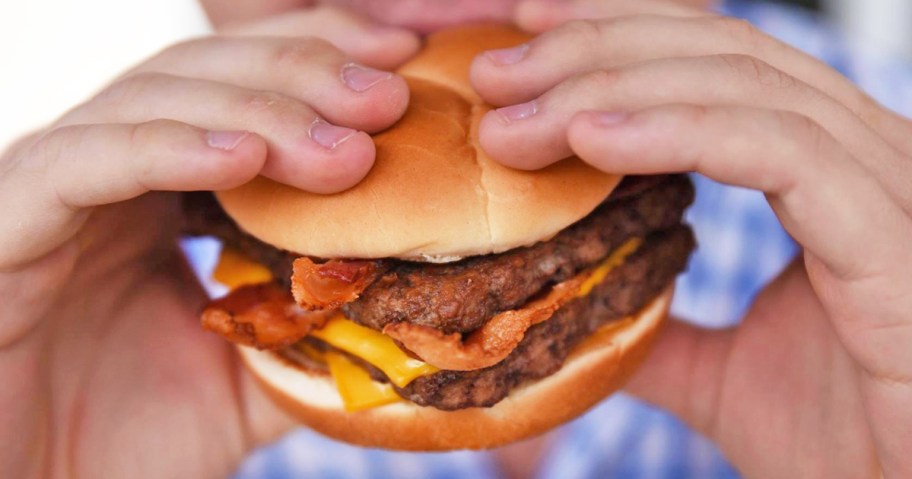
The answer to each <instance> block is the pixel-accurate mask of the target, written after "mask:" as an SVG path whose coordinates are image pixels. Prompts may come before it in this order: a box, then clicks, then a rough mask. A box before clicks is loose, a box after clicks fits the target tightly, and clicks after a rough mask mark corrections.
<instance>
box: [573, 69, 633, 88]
mask: <svg viewBox="0 0 912 479" xmlns="http://www.w3.org/2000/svg"><path fill="white" fill-rule="evenodd" d="M621 76H622V73H621V71H620V70H595V71H593V72H589V73H585V74H583V76H581V77H578V79H577V81H576V82H571V85H572V84H573V83H582V84H583V86H584V87H585V88H586V89H591V90H592V91H595V92H604V91H611V90H612V89H613V88H616V87H617V85H618V83H620V81H621Z"/></svg>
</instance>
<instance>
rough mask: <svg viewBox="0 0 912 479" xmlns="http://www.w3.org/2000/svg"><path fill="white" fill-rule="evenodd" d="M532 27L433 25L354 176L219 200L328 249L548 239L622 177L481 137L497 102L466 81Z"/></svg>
mask: <svg viewBox="0 0 912 479" xmlns="http://www.w3.org/2000/svg"><path fill="white" fill-rule="evenodd" d="M528 38H529V37H528V36H527V35H526V34H524V33H521V32H519V31H516V30H513V29H510V28H506V27H502V26H474V27H466V28H460V29H455V30H450V31H445V32H441V33H439V34H436V35H434V36H431V37H430V38H429V40H428V43H427V46H426V48H425V49H424V50H423V51H422V52H421V53H420V54H419V55H418V56H417V57H415V58H414V59H413V60H412V61H411V62H409V63H408V64H406V65H404V66H403V67H402V68H401V69H400V70H399V72H400V73H401V74H402V75H403V76H404V77H405V78H406V81H407V82H408V84H409V88H410V93H411V99H410V102H409V103H410V104H409V108H408V110H407V111H406V113H405V116H404V117H403V118H402V120H400V121H399V122H398V123H397V124H396V125H395V126H393V127H392V128H390V129H389V130H386V131H384V132H382V133H380V134H378V135H375V136H374V142H375V144H376V147H377V157H376V162H375V164H374V167H373V168H372V169H371V171H370V173H369V174H368V175H367V177H365V179H364V180H363V181H362V182H361V183H359V184H358V185H357V186H356V187H354V188H351V189H349V190H347V191H344V192H341V193H337V194H332V195H318V194H313V193H308V192H304V191H301V190H298V189H295V188H293V187H290V186H287V185H282V184H279V183H276V182H274V181H272V180H269V179H266V178H262V177H260V178H257V179H255V180H254V181H252V182H250V183H247V184H245V185H243V186H241V187H238V188H235V189H232V190H228V191H224V192H220V193H217V197H218V199H219V201H220V202H221V204H222V206H223V208H224V209H225V211H226V212H227V213H228V214H229V215H230V216H231V217H232V218H233V219H234V220H235V221H236V222H237V223H238V224H239V225H241V226H242V227H243V228H244V229H245V230H246V231H247V232H249V233H251V234H252V235H254V236H256V237H257V238H259V239H261V240H263V241H266V242H268V243H271V244H273V245H275V246H276V247H278V248H281V249H285V250H288V251H293V252H299V253H304V254H307V255H310V256H316V257H323V258H340V257H341V258H389V257H393V258H403V259H413V260H424V261H452V260H456V259H459V258H461V257H465V256H472V255H481V254H489V253H500V252H503V251H506V250H508V249H512V248H516V247H519V246H526V245H530V244H533V243H535V242H537V241H541V240H543V239H547V238H550V237H551V236H553V235H554V234H556V233H557V232H558V231H560V230H561V229H563V228H565V227H567V226H568V225H570V224H572V223H574V222H576V221H577V220H579V219H581V218H583V217H584V216H586V215H587V214H589V213H590V212H591V211H592V210H593V209H595V207H596V206H598V204H599V203H601V202H602V201H603V200H604V199H605V198H606V197H607V196H608V195H609V194H610V193H611V191H612V190H613V189H614V188H615V186H616V185H617V184H618V182H619V181H620V177H619V176H617V175H611V174H606V173H603V172H600V171H598V170H596V169H594V168H592V167H590V166H588V165H586V164H585V163H583V162H582V161H581V160H579V159H578V158H569V159H565V160H563V161H560V162H558V163H556V164H554V165H552V166H550V167H547V168H545V169H543V170H539V171H535V172H528V171H520V170H515V169H511V168H507V167H504V166H502V165H500V164H498V163H496V162H494V161H493V160H491V159H490V158H488V157H487V155H485V154H484V152H483V151H482V150H481V148H480V147H479V146H478V134H477V131H478V123H479V121H480V119H481V118H482V116H483V115H484V114H485V113H486V112H487V111H489V110H490V107H489V106H487V105H485V104H484V103H483V102H482V101H481V99H480V98H479V97H478V96H477V95H476V94H475V93H474V92H473V90H472V88H471V85H470V83H469V79H468V71H469V66H470V64H471V61H472V58H474V56H475V55H477V54H479V53H481V52H482V51H484V50H488V49H495V48H503V47H509V46H514V45H517V44H520V43H522V42H524V41H527V40H528Z"/></svg>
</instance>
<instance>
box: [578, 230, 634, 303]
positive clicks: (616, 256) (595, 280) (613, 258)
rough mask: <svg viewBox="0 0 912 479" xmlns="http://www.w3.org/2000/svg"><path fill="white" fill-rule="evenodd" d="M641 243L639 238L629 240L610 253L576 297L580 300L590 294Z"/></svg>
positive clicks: (582, 285)
mask: <svg viewBox="0 0 912 479" xmlns="http://www.w3.org/2000/svg"><path fill="white" fill-rule="evenodd" d="M642 243H643V240H642V239H641V238H631V239H629V240H627V241H626V242H624V244H622V245H621V246H620V247H618V249H616V250H614V251H612V252H611V254H610V255H609V256H608V257H607V258H605V260H604V261H602V264H600V265H598V266H597V267H596V268H595V270H594V271H592V274H591V275H590V276H589V278H587V279H586V281H583V284H581V285H580V289H579V291H577V292H576V297H577V298H581V297H583V296H586V295H588V294H589V293H591V292H592V288H594V287H596V286H598V284H599V283H601V282H602V281H605V277H607V276H608V273H610V272H611V270H613V269H614V268H617V267H618V266H620V265H622V264H624V261H625V260H626V259H627V257H628V256H630V255H631V254H633V252H634V251H636V250H637V248H639V247H640V244H642Z"/></svg>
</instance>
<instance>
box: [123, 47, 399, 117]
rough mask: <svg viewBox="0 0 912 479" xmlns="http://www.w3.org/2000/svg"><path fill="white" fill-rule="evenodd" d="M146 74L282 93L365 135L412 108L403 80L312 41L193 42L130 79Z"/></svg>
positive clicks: (163, 55) (150, 63)
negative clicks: (173, 76) (364, 132)
mask: <svg viewBox="0 0 912 479" xmlns="http://www.w3.org/2000/svg"><path fill="white" fill-rule="evenodd" d="M142 72H157V73H166V74H171V75H176V76H182V77H190V78H199V79H204V80H212V81H217V82H221V83H229V84H232V85H238V86H242V87H246V88H250V89H255V90H265V91H274V92H278V93H281V94H283V95H287V96H290V97H292V98H297V99H299V100H301V101H303V102H305V103H307V104H308V105H311V106H312V107H313V108H314V109H315V110H316V111H318V112H320V114H321V115H322V116H323V117H324V118H326V119H327V120H328V121H329V122H330V123H334V124H337V125H342V126H348V127H352V128H357V129H363V130H366V131H378V130H380V129H383V128H386V127H388V126H390V125H391V124H392V123H393V122H395V121H396V120H397V119H399V117H400V116H402V114H403V113H404V112H405V108H406V106H407V104H408V87H407V86H406V84H405V80H403V79H402V78H401V77H400V76H398V75H395V74H393V73H390V72H386V71H380V70H374V69H372V68H369V67H366V66H363V65H359V64H357V63H353V62H352V59H351V58H349V57H348V56H347V55H345V54H344V53H342V52H341V51H339V50H338V49H337V48H335V47H334V46H332V45H331V44H329V43H328V42H326V41H325V40H320V39H317V38H313V37H307V38H241V37H208V38H204V39H199V40H193V41H190V42H187V43H184V44H181V45H178V46H175V47H172V48H170V49H168V50H165V51H164V52H162V53H160V54H159V55H158V56H156V57H154V58H153V59H151V60H149V61H148V62H146V63H144V64H143V65H141V66H139V67H138V68H136V69H135V70H134V71H133V72H131V74H130V75H135V74H137V73H142Z"/></svg>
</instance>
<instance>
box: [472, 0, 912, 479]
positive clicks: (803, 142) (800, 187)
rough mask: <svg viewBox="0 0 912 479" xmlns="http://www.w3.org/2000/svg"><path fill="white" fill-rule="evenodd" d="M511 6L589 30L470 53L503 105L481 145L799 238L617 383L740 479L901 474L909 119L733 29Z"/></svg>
mask: <svg viewBox="0 0 912 479" xmlns="http://www.w3.org/2000/svg"><path fill="white" fill-rule="evenodd" d="M518 12H519V13H518V15H519V22H520V23H521V24H523V25H525V26H526V27H528V28H532V27H535V28H542V29H545V28H548V27H551V26H552V25H556V24H559V23H560V22H561V21H563V20H566V19H569V18H572V17H575V16H577V17H578V16H580V15H581V12H583V13H585V15H588V16H589V17H590V19H589V20H577V21H574V22H570V23H566V24H564V25H562V26H558V27H556V28H554V29H553V30H550V31H547V32H546V33H544V34H543V35H541V36H540V37H538V38H536V39H534V40H533V41H531V42H530V43H529V44H528V46H525V47H520V48H518V49H515V50H510V51H496V52H491V53H487V54H484V55H481V56H479V57H478V58H477V59H476V61H475V63H474V65H473V71H472V77H473V81H474V84H475V86H476V88H477V89H478V91H479V92H480V93H481V94H482V95H483V96H484V97H485V98H486V99H487V100H488V101H490V102H492V103H494V104H497V105H503V106H504V108H502V109H500V110H498V111H492V112H490V113H489V114H488V115H487V117H485V118H484V119H483V121H482V125H481V131H480V134H481V142H482V145H483V146H484V148H485V149H486V151H488V152H489V153H490V154H492V155H493V156H495V157H496V158H497V159H499V160H500V161H502V162H503V163H505V164H507V165H511V166H515V167H518V168H540V167H542V166H545V165H547V164H550V163H553V162H555V161H558V160H559V159H561V158H564V157H566V156H569V155H571V154H576V155H579V156H580V157H581V158H582V159H584V160H585V161H587V162H589V163H590V164H592V165H594V166H596V167H598V168H601V169H604V170H606V171H612V172H618V173H623V174H651V173H662V172H687V171H696V172H699V173H702V174H704V175H706V176H708V177H711V178H713V179H716V180H718V181H723V182H726V183H729V184H733V185H739V186H744V187H749V188H753V189H757V190H761V191H763V192H765V193H766V195H767V198H768V199H769V202H770V204H771V205H772V207H773V209H774V211H775V213H776V214H777V215H778V217H779V219H780V220H781V222H782V224H783V225H784V226H785V228H786V229H787V230H788V231H789V233H790V234H791V235H793V237H794V238H795V239H796V240H797V241H798V242H799V243H800V244H801V245H802V247H803V256H802V258H800V259H799V260H796V262H795V263H794V264H793V265H792V266H791V267H789V268H788V269H787V270H786V271H785V272H783V273H782V274H781V276H780V277H779V278H778V279H777V280H776V281H774V282H773V283H772V284H771V285H769V286H768V287H767V288H766V290H765V291H764V292H763V293H762V294H761V295H760V297H759V298H758V299H757V301H756V303H755V304H754V306H753V308H752V309H751V310H750V312H749V313H748V314H747V316H746V317H745V318H744V321H743V323H742V324H741V325H740V326H739V327H738V328H736V329H733V330H728V331H707V330H700V329H697V328H694V327H691V326H687V325H684V324H683V323H677V322H673V323H672V324H671V325H670V327H669V328H668V329H667V330H666V332H665V333H664V335H663V336H662V339H661V340H660V342H659V344H658V345H657V348H656V351H655V354H654V355H653V356H652V357H651V359H650V360H649V361H648V363H647V364H646V366H645V367H644V368H643V370H642V372H641V373H640V374H638V376H637V377H636V378H635V379H634V381H633V382H632V384H631V385H630V389H631V391H632V392H634V393H635V394H638V395H640V396H641V397H643V398H644V399H646V400H647V401H650V402H653V403H655V404H657V405H659V406H662V407H665V408H667V409H669V410H671V411H672V412H674V413H675V414H677V415H679V416H680V417H682V418H683V419H684V420H685V421H687V422H688V423H689V424H690V425H691V426H693V427H694V428H695V429H697V430H698V431H700V432H702V433H704V434H706V435H707V436H709V437H710V438H712V439H713V440H715V441H717V442H718V444H719V445H720V447H721V448H722V450H723V451H724V453H725V454H726V455H727V456H728V458H729V459H730V460H731V461H732V462H733V463H734V464H735V465H736V466H737V467H738V468H740V469H741V470H742V471H743V473H744V474H745V475H746V476H748V477H793V476H798V477H872V476H875V475H877V474H878V473H879V472H880V471H882V473H883V474H884V475H885V477H912V456H910V455H909V445H910V444H912V408H910V407H909V405H910V404H912V294H910V292H912V275H910V274H909V271H912V248H910V247H909V245H910V238H912V220H910V214H912V188H909V185H910V184H912V124H910V123H909V122H908V120H905V119H903V118H901V117H899V116H897V115H895V114H894V113H892V112H889V111H887V110H886V109H884V108H883V107H881V106H879V105H877V104H876V103H875V102H874V101H872V100H871V99H870V98H868V97H867V96H865V95H864V94H863V93H861V92H860V91H858V89H857V88H856V87H855V86H853V85H852V84H851V83H850V82H849V81H847V80H846V79H845V78H843V77H841V76H840V75H839V74H838V73H836V72H835V71H833V70H831V69H829V68H828V67H826V66H825V65H823V64H821V63H819V62H817V61H816V60H813V59H812V58H810V57H807V56H805V55H804V54H802V53H799V52H797V51H795V50H793V49H791V48H789V47H787V46H786V45H784V44H782V43H779V42H777V41H776V40H774V39H772V38H770V37H768V36H766V35H764V34H762V33H760V32H758V31H757V30H755V29H754V28H753V27H751V26H750V25H748V24H747V23H745V22H742V21H739V20H733V19H728V18H722V17H717V16H712V15H706V14H704V13H703V12H699V11H691V10H687V9H681V8H680V7H677V6H673V5H670V4H665V3H662V2H659V1H642V0H636V1H629V2H624V1H617V0H615V1H610V2H586V1H575V2H574V1H569V2H560V3H556V2H539V1H536V2H531V1H530V2H525V4H523V5H521V6H520V7H519V8H518ZM611 12H615V13H617V12H621V13H623V14H625V16H616V17H614V16H612V13H611ZM632 13H637V15H627V14H632Z"/></svg>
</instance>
